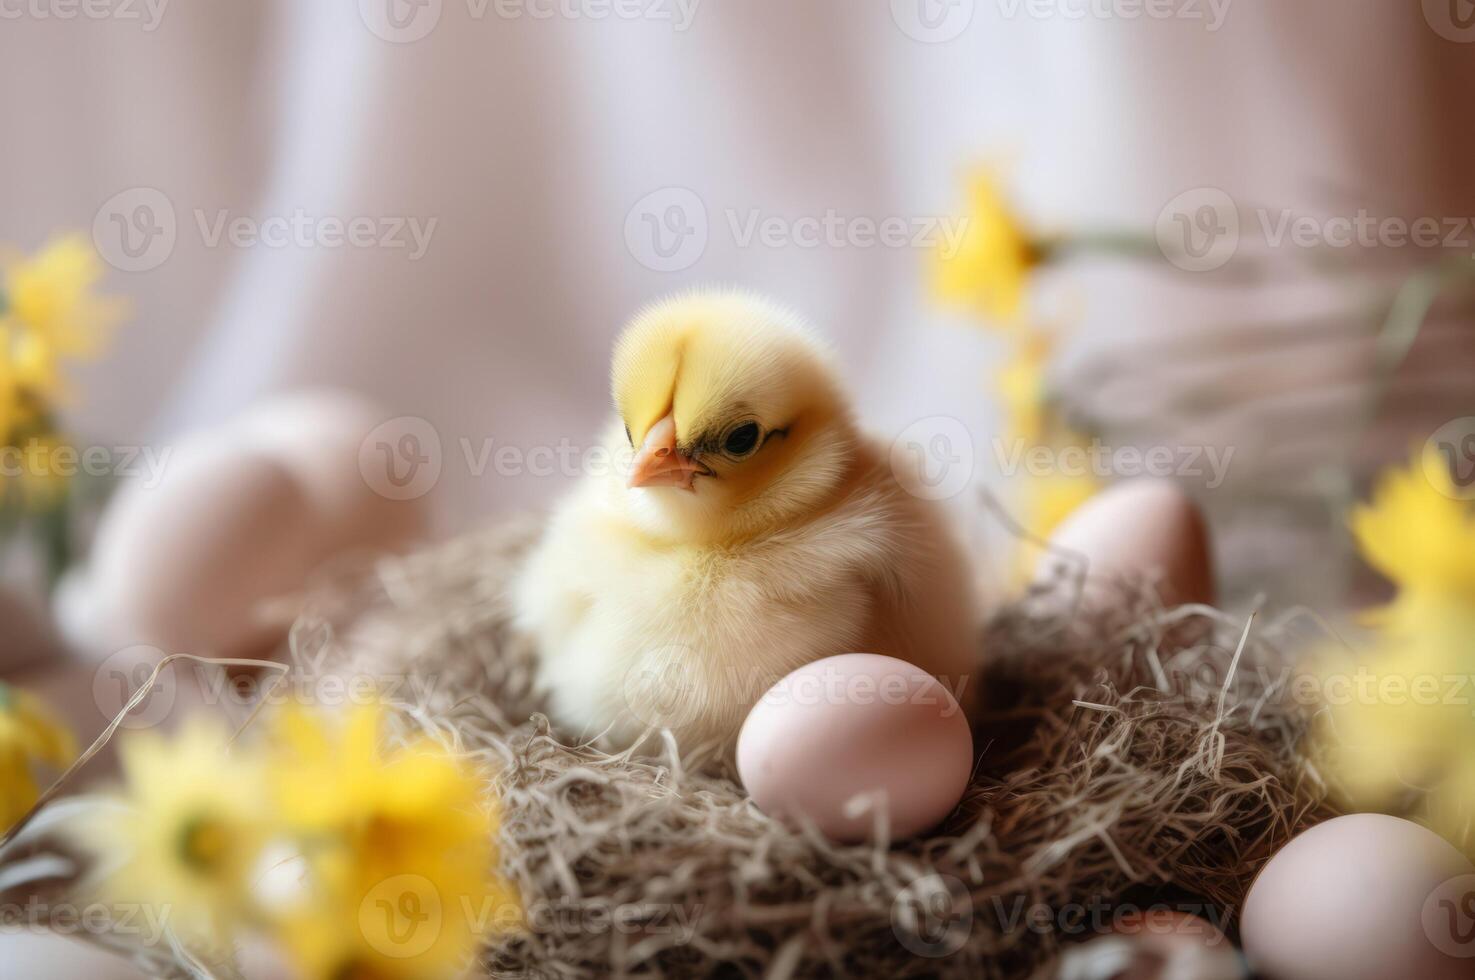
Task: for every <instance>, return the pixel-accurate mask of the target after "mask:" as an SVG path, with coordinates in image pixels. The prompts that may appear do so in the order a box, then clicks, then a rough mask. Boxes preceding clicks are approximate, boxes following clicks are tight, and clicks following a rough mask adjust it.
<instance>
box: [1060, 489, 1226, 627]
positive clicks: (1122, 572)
mask: <svg viewBox="0 0 1475 980" xmlns="http://www.w3.org/2000/svg"><path fill="white" fill-rule="evenodd" d="M1050 544H1051V545H1053V546H1054V547H1055V548H1058V549H1062V550H1064V551H1066V552H1069V553H1072V554H1071V555H1062V554H1056V553H1050V552H1047V553H1046V554H1045V555H1044V556H1043V557H1042V558H1041V559H1040V562H1039V565H1038V567H1037V570H1036V573H1035V580H1036V581H1037V582H1047V581H1059V580H1061V579H1065V580H1070V579H1072V578H1073V577H1074V576H1076V575H1078V574H1079V567H1080V562H1079V561H1078V560H1076V559H1075V558H1074V557H1073V556H1080V557H1082V558H1084V559H1085V560H1086V562H1087V563H1088V568H1089V571H1088V578H1089V579H1090V580H1091V581H1092V583H1093V586H1094V583H1099V582H1103V581H1107V580H1110V579H1112V578H1122V577H1127V578H1144V577H1145V578H1148V579H1150V580H1151V581H1153V582H1155V583H1156V585H1157V589H1158V594H1159V595H1161V596H1162V598H1163V601H1164V602H1166V603H1168V604H1169V605H1180V604H1184V603H1192V602H1199V603H1212V602H1213V601H1214V573H1213V563H1212V561H1211V559H1210V549H1209V535H1208V531H1207V528H1206V526H1205V524H1204V519H1203V515H1202V514H1201V513H1200V512H1199V508H1198V505H1196V504H1195V503H1194V502H1193V501H1192V500H1191V499H1189V497H1188V495H1187V494H1185V493H1184V492H1183V491H1182V490H1180V489H1179V488H1178V487H1177V486H1176V485H1175V484H1173V483H1170V482H1168V481H1166V480H1151V479H1142V480H1128V481H1126V482H1124V483H1118V484H1116V485H1115V486H1112V487H1109V488H1107V489H1106V490H1103V491H1102V492H1101V493H1099V494H1097V495H1096V496H1094V497H1092V498H1091V499H1090V500H1087V501H1086V502H1085V503H1084V504H1082V505H1081V506H1080V507H1078V508H1077V509H1076V510H1075V512H1073V513H1072V514H1071V515H1070V516H1069V517H1067V518H1066V519H1065V520H1064V521H1063V522H1061V525H1060V527H1059V528H1057V529H1056V530H1055V533H1054V534H1052V535H1051V536H1050ZM1099 594H1101V593H1099V592H1098V591H1097V590H1096V588H1094V587H1093V588H1089V589H1088V590H1087V596H1088V598H1089V597H1091V596H1093V595H1099Z"/></svg>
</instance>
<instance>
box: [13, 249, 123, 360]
mask: <svg viewBox="0 0 1475 980" xmlns="http://www.w3.org/2000/svg"><path fill="white" fill-rule="evenodd" d="M102 274H103V264H102V262H101V261H100V260H99V259H98V257H97V253H96V252H95V251H94V250H93V249H92V247H91V245H89V244H88V242H87V240H86V239H85V238H83V237H82V236H81V235H67V236H65V237H63V238H59V239H57V240H55V241H53V242H51V243H50V244H48V245H47V246H46V247H45V248H43V249H42V250H41V251H40V252H38V253H37V254H36V255H34V256H32V257H30V258H26V259H20V260H18V261H17V260H12V261H11V262H9V263H8V265H7V267H6V268H5V274H4V297H5V304H4V323H5V324H6V325H7V326H11V327H16V328H19V329H21V330H24V331H28V332H30V333H31V334H33V335H35V337H36V338H38V339H39V340H40V341H41V342H42V343H44V344H45V345H46V348H47V350H49V351H50V352H51V353H52V354H53V355H54V356H59V357H86V356H90V355H92V354H93V353H95V352H96V351H97V349H98V347H99V346H100V344H101V343H102V341H103V340H104V338H105V334H106V333H107V331H108V330H109V329H111V328H112V326H113V325H114V324H116V323H117V322H118V321H119V320H120V319H121V318H122V317H123V315H124V311H125V306H124V304H123V303H122V301H121V300H118V299H116V298H114V297H111V296H100V295H97V293H96V292H94V287H96V285H97V283H98V281H99V280H100V279H101V278H102Z"/></svg>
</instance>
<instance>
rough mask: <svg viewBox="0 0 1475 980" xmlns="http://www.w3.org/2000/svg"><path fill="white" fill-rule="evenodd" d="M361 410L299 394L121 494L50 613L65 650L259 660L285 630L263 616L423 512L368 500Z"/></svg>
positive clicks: (174, 451)
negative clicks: (331, 563) (136, 650)
mask: <svg viewBox="0 0 1475 980" xmlns="http://www.w3.org/2000/svg"><path fill="white" fill-rule="evenodd" d="M378 421H379V419H378V417H377V416H376V415H375V413H374V412H373V410H372V409H371V408H370V407H369V406H368V405H367V404H365V403H364V402H362V401H361V400H358V399H356V398H354V397H352V396H348V395H342V394H334V393H305V394H301V395H292V396H285V397H282V398H278V399H273V400H271V401H268V402H265V403H263V404H262V405H260V406H258V407H255V408H253V409H251V410H250V411H248V412H247V413H245V414H244V415H242V416H241V417H240V418H238V419H236V420H235V421H233V422H231V423H228V424H226V425H223V426H219V427H217V428H214V429H209V430H205V431H202V432H198V433H195V434H193V435H191V436H189V437H187V438H185V439H183V440H181V441H180V442H178V443H177V444H176V445H174V446H173V447H172V448H171V451H170V452H169V454H168V455H167V457H165V464H164V467H163V470H162V474H161V476H159V477H158V478H157V481H156V482H153V481H150V480H148V479H143V478H139V479H134V480H132V481H130V482H127V483H124V484H123V485H121V486H120V487H119V488H118V491H117V493H116V494H115V496H114V498H113V499H112V501H110V502H109V505H108V507H107V509H106V511H105V512H104V514H103V515H102V518H101V520H100V522H99V525H98V530H97V535H96V539H95V541H94V544H93V549H92V557H91V561H90V565H89V568H88V569H87V571H86V572H84V573H81V574H80V575H77V576H74V577H73V578H72V579H70V580H69V581H67V582H66V584H65V588H63V589H62V590H61V592H60V593H59V596H58V602H57V615H58V619H59V620H60V621H61V622H62V623H63V624H64V626H65V627H66V630H67V633H68V636H69V637H72V638H74V640H76V641H77V642H79V644H80V645H82V646H84V647H88V648H91V649H92V650H93V651H94V652H96V653H100V654H106V653H111V652H112V651H114V650H116V649H119V648H121V647H126V646H130V645H133V644H151V645H154V646H157V647H160V648H161V649H162V650H163V651H164V652H166V653H194V654H197V655H202V656H232V655H234V656H243V655H249V654H259V653H262V652H265V651H266V650H267V649H269V647H270V646H271V645H273V644H274V643H276V642H278V641H279V640H280V639H281V638H282V636H283V635H284V632H285V626H286V624H285V622H283V621H282V620H280V619H277V620H268V619H266V618H264V617H263V616H262V610H263V605H264V603H265V602H266V601H268V600H271V599H275V598H280V597H283V596H289V595H292V594H294V593H296V592H298V591H299V590H300V589H302V588H303V586H304V585H306V584H307V582H308V579H309V577H310V576H311V574H312V573H313V572H314V571H315V570H316V569H318V568H320V567H321V566H322V565H323V563H325V562H327V561H328V560H329V559H331V558H333V557H334V556H336V555H340V554H343V553H346V552H351V551H365V552H377V551H385V550H394V549H398V548H402V547H404V546H406V545H408V544H409V543H411V542H413V541H414V540H415V539H416V538H417V537H419V536H420V535H421V534H422V533H423V531H424V529H425V527H426V525H427V523H428V522H427V520H426V505H425V502H424V500H423V499H412V500H389V499H387V498H385V497H383V496H381V495H379V494H376V493H375V492H374V491H373V490H372V489H371V488H370V487H369V485H368V483H367V482H366V481H365V480H364V478H363V476H362V474H361V472H360V470H359V466H358V454H359V446H360V443H361V442H362V441H363V439H364V438H365V437H366V436H368V434H369V432H370V431H371V430H372V429H373V428H374V426H375V425H376V424H378Z"/></svg>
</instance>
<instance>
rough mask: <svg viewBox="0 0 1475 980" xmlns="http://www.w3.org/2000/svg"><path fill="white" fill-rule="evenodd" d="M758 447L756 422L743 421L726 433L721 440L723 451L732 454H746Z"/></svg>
mask: <svg viewBox="0 0 1475 980" xmlns="http://www.w3.org/2000/svg"><path fill="white" fill-rule="evenodd" d="M757 448H758V423H757V422H744V423H743V424H742V425H740V426H738V427H737V428H736V429H733V430H732V431H731V432H729V433H728V434H727V438H726V439H724V440H723V441H722V449H723V451H724V452H726V453H728V454H729V455H732V456H746V455H748V453H751V452H752V451H753V450H754V449H757Z"/></svg>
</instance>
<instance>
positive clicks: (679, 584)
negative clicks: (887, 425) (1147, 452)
mask: <svg viewBox="0 0 1475 980" xmlns="http://www.w3.org/2000/svg"><path fill="white" fill-rule="evenodd" d="M612 388H613V395H614V405H615V412H616V417H615V418H614V419H613V420H611V422H610V424H609V428H608V430H607V432H606V436H605V440H604V444H605V447H606V448H607V449H608V451H609V453H610V457H611V458H612V459H614V460H618V461H620V462H617V463H615V464H613V465H611V466H610V467H609V468H608V472H603V473H595V472H590V473H588V474H586V475H585V477H584V478H583V480H582V481H581V484H580V486H579V487H577V488H576V489H575V491H574V492H573V493H572V494H571V495H570V496H569V497H568V498H567V499H565V500H564V501H563V502H562V503H561V504H560V505H559V507H558V508H557V510H556V511H555V513H554V515H553V517H552V519H551V521H550V523H549V525H548V527H547V529H546V531H545V533H544V535H543V537H542V539H541V541H540V542H539V543H538V544H537V546H536V547H535V548H534V549H533V551H532V553H531V554H530V556H529V559H528V562H527V565H526V567H525V569H524V570H523V572H522V575H521V577H520V579H519V581H518V583H517V587H516V593H515V596H514V603H515V607H516V621H517V624H518V625H519V627H520V628H521V629H523V630H524V631H526V632H528V633H530V634H531V635H532V636H533V638H534V639H535V641H536V643H537V646H538V656H539V682H540V684H541V686H542V687H543V688H544V689H545V690H546V692H547V693H548V695H549V704H550V710H551V713H552V715H553V717H554V720H555V722H556V723H558V724H559V725H560V727H562V728H563V729H564V730H565V731H566V732H568V733H570V734H575V735H582V736H584V737H595V736H605V737H607V738H609V739H610V740H612V741H614V742H615V743H617V744H629V743H631V742H633V741H635V740H637V739H638V738H639V737H640V736H642V735H643V734H644V733H646V732H648V731H650V730H652V729H659V728H666V729H670V730H671V731H672V732H673V733H674V734H675V735H676V737H677V739H678V741H679V743H680V744H681V746H682V747H683V749H688V748H695V747H697V746H699V745H700V746H704V747H715V748H717V749H718V750H719V751H726V750H730V749H731V747H732V745H733V743H734V742H735V740H736V737H737V733H738V730H739V728H740V727H741V726H742V723H743V720H744V718H745V717H746V716H747V713H748V710H749V709H750V708H751V707H752V706H753V704H755V703H756V702H757V700H758V699H759V698H760V697H762V696H763V694H764V692H765V691H767V689H768V688H769V687H770V686H771V685H772V684H773V683H774V682H775V681H777V680H778V679H779V678H781V677H783V676H784V675H785V674H787V673H789V672H790V671H792V670H794V669H795V668H797V667H799V666H801V665H803V664H805V663H809V662H811V661H814V660H817V659H820V658H822V657H827V656H831V655H833V654H839V653H847V652H852V651H861V652H867V653H881V654H887V655H890V656H894V657H899V658H901V659H903V660H906V661H909V662H910V663H913V664H916V665H917V666H919V667H922V668H923V669H925V670H927V671H930V672H931V673H933V674H934V675H936V676H938V677H939V678H941V679H942V680H943V682H944V683H945V684H947V686H948V687H949V689H950V690H951V691H953V692H954V693H955V694H956V695H959V699H960V700H965V699H966V698H967V696H968V694H969V689H968V685H969V678H970V675H971V673H972V671H973V668H974V663H975V660H976V658H977V632H976V626H977V625H978V622H979V616H978V612H977V605H976V603H975V600H974V596H973V589H972V586H971V580H970V575H969V572H968V568H967V563H966V561H965V559H964V557H963V555H962V551H961V549H960V548H959V547H958V546H957V544H956V543H955V541H954V540H953V538H952V536H951V534H950V532H949V529H948V527H947V524H946V522H945V520H944V518H943V515H942V513H941V512H940V510H939V509H938V508H937V507H936V505H934V504H932V503H930V502H929V501H926V500H923V499H920V498H918V497H915V496H913V495H911V494H909V493H908V492H907V491H906V490H904V489H903V487H902V484H901V483H899V482H898V480H897V474H896V473H895V472H893V470H892V467H891V463H890V453H889V451H888V447H887V446H886V445H884V444H883V443H880V442H878V441H875V440H873V439H870V438H867V437H866V436H865V435H864V434H862V433H861V432H860V431H859V429H858V428H857V426H856V422H855V419H854V416H853V414H852V412H851V409H850V405H849V401H848V399H847V397H846V395H845V394H844V392H843V391H842V389H841V386H840V384H839V381H838V379H837V378H836V376H835V370H834V368H833V367H832V365H831V363H830V358H829V355H828V352H827V350H826V349H825V348H824V347H823V346H822V345H821V344H820V343H819V342H818V341H817V340H816V339H815V338H814V337H813V336H811V335H810V334H809V333H808V332H807V330H806V329H805V328H804V327H803V326H802V325H801V323H800V321H799V319H798V318H797V317H796V316H795V315H794V314H793V313H791V312H789V311H787V310H785V309H781V308H779V307H777V306H774V305H771V304H769V303H767V302H763V301H761V300H759V299H756V298H754V297H752V296H749V295H744V294H741V293H729V292H723V293H694V294H690V295H685V296H681V297H677V298H674V299H670V300H667V301H664V302H660V303H657V304H655V305H653V306H651V307H649V308H647V309H645V310H644V311H642V312H641V313H640V314H638V315H637V316H636V317H635V319H634V320H633V322H632V323H631V324H630V325H629V327H627V328H626V330H625V332H624V333H623V335H622V336H621V337H620V338H619V340H618V342H617V343H616V346H615V352H614V363H613V369H612ZM591 469H592V467H591ZM913 485H915V484H913ZM795 696H796V697H802V696H806V695H804V694H802V693H796V695H795ZM807 696H811V697H815V698H836V697H850V696H857V697H872V698H880V697H884V696H885V694H884V692H880V693H878V692H875V691H868V692H847V691H843V690H841V691H815V692H810V694H809V695H807Z"/></svg>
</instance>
